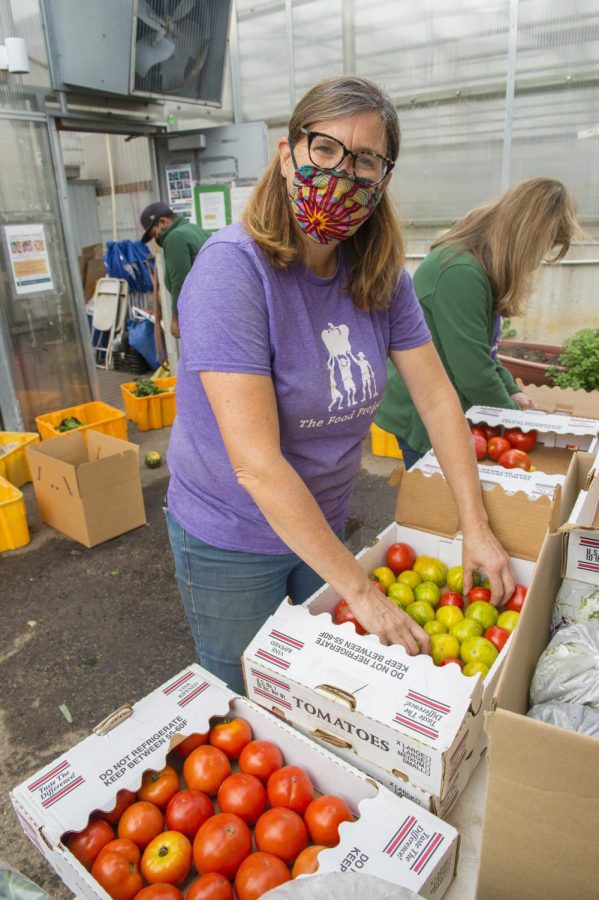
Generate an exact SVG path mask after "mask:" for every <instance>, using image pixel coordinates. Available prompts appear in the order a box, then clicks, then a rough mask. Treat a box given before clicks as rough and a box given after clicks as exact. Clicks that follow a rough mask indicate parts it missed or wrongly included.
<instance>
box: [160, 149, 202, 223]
mask: <svg viewBox="0 0 599 900" xmlns="http://www.w3.org/2000/svg"><path fill="white" fill-rule="evenodd" d="M165 171H166V187H167V191H168V205H169V206H170V208H171V209H172V211H173V212H175V213H177V215H178V216H185V218H186V219H189V220H190V222H195V210H194V207H193V176H192V172H191V163H180V164H179V165H177V166H166V169H165Z"/></svg>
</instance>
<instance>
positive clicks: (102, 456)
mask: <svg viewBox="0 0 599 900" xmlns="http://www.w3.org/2000/svg"><path fill="white" fill-rule="evenodd" d="M86 438H87V440H86V439H85V438H84V436H83V435H82V434H81V433H79V432H75V433H72V434H65V435H63V436H62V437H57V438H54V439H53V440H51V441H42V443H41V444H38V445H36V446H31V447H27V450H26V453H27V459H28V461H29V465H30V468H31V475H32V479H33V488H34V491H35V498H36V500H37V504H38V506H39V510H40V515H41V518H42V521H43V522H45V523H46V525H51V526H52V528H56V529H57V531H62V532H63V534H66V535H68V536H69V537H72V538H73V539H74V540H76V541H79V543H81V544H84V545H85V546H86V547H95V545H96V544H101V543H103V542H104V541H108V540H110V538H113V537H116V536H117V535H119V534H124V533H125V532H126V531H131V530H132V529H133V528H138V527H139V526H140V525H145V524H146V513H145V509H144V501H143V494H142V490H141V479H140V474H139V448H138V447H137V445H136V444H130V443H129V442H128V441H123V440H120V438H115V437H110V436H109V435H106V434H102V433H101V432H99V431H92V430H90V431H88V433H87V436H86Z"/></svg>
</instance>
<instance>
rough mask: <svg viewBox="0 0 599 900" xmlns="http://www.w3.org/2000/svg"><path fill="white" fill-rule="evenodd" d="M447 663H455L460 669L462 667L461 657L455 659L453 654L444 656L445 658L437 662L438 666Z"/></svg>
mask: <svg viewBox="0 0 599 900" xmlns="http://www.w3.org/2000/svg"><path fill="white" fill-rule="evenodd" d="M448 663H456V664H457V665H458V666H459V667H460V669H463V668H464V663H463V662H462V660H461V659H456V658H455V656H446V657H445V659H442V660H441V662H440V663H437V665H438V666H446V665H447V664H448Z"/></svg>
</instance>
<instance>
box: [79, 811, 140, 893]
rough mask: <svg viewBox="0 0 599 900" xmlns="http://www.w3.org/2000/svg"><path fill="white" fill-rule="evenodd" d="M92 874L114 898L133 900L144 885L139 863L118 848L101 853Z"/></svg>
mask: <svg viewBox="0 0 599 900" xmlns="http://www.w3.org/2000/svg"><path fill="white" fill-rule="evenodd" d="M129 808H131V807H129ZM125 812H126V810H125ZM92 876H93V878H95V879H96V881H97V882H98V884H100V885H101V886H102V887H103V888H104V890H105V891H106V893H107V894H109V896H110V897H112V900H133V898H134V897H135V895H136V894H138V893H139V892H140V891H141V889H142V888H143V886H144V883H143V878H142V877H141V874H140V871H139V868H138V865H137V863H136V862H133V861H132V860H131V859H128V858H127V854H126V853H120V852H119V851H118V850H106V851H105V852H104V853H100V854H99V855H98V858H97V859H96V861H95V863H94V864H93V866H92Z"/></svg>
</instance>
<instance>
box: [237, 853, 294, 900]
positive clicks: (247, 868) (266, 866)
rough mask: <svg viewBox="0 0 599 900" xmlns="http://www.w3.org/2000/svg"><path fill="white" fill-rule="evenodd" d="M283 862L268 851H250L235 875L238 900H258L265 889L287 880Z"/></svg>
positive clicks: (285, 867) (287, 871) (288, 875)
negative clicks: (249, 854)
mask: <svg viewBox="0 0 599 900" xmlns="http://www.w3.org/2000/svg"><path fill="white" fill-rule="evenodd" d="M290 879H291V876H290V874H289V869H288V868H287V866H286V865H285V863H283V862H281V860H280V859H277V857H276V856H272V855H271V854H270V853H260V852H258V853H252V855H251V856H248V858H247V859H244V861H243V862H242V863H241V865H240V866H239V869H238V871H237V875H236V876H235V891H236V892H237V897H238V900H258V897H261V896H262V895H263V894H266V892H267V891H270V890H272V889H273V888H276V887H278V885H280V884H284V883H285V882H286V881H289V880H290Z"/></svg>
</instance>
